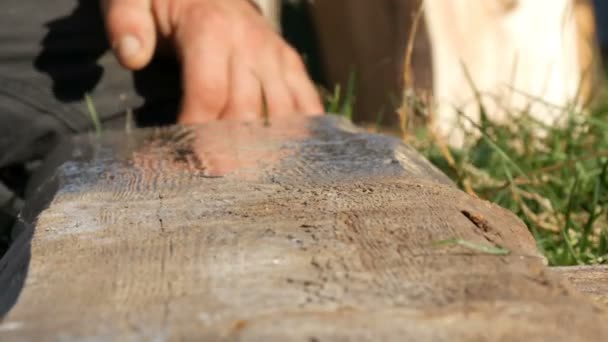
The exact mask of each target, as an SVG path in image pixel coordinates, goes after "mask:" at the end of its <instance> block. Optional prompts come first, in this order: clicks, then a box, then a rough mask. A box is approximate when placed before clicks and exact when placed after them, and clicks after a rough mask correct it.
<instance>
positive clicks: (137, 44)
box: [101, 0, 323, 124]
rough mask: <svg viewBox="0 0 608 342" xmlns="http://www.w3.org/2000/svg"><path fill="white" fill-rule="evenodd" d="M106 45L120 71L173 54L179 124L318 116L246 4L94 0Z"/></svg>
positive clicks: (312, 96) (294, 69) (299, 77)
mask: <svg viewBox="0 0 608 342" xmlns="http://www.w3.org/2000/svg"><path fill="white" fill-rule="evenodd" d="M101 2H102V8H103V11H104V16H105V17H104V20H105V24H106V29H107V31H108V36H109V39H110V41H111V43H112V46H113V48H114V51H115V54H116V57H117V58H118V60H119V62H120V63H121V64H122V65H123V66H124V67H126V68H128V69H131V70H137V69H141V68H143V67H145V66H146V65H147V64H148V63H149V62H150V60H151V59H152V57H153V55H154V53H155V52H156V50H157V47H158V46H159V45H162V44H165V43H168V44H169V46H171V47H173V48H175V50H176V54H177V57H178V58H179V60H180V62H181V65H182V73H183V75H182V80H183V81H182V82H183V90H184V95H183V99H182V111H181V113H180V116H179V119H178V121H179V122H180V123H182V124H200V123H204V122H208V121H211V120H217V119H237V120H254V119H257V118H260V117H261V116H262V113H263V108H264V99H265V102H266V109H267V113H268V115H269V116H270V117H271V118H272V117H279V116H286V115H290V114H295V113H301V114H308V115H319V114H321V113H322V112H323V107H322V105H321V102H320V100H319V96H318V94H317V92H316V90H315V88H314V86H313V85H312V83H311V81H310V79H309V77H308V75H307V73H306V69H305V67H304V65H303V63H302V60H301V59H300V56H299V55H298V54H297V53H296V52H295V51H294V49H293V48H291V47H290V46H289V45H288V44H287V43H286V42H285V41H283V40H282V38H281V37H280V36H279V35H278V34H277V33H276V32H274V31H273V29H272V28H271V26H270V24H269V23H267V22H266V20H265V19H264V18H263V17H262V16H261V15H260V14H259V13H258V11H257V10H256V8H255V7H254V6H253V5H252V4H251V3H250V2H249V1H247V0H101Z"/></svg>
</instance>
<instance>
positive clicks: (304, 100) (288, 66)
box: [283, 49, 324, 116]
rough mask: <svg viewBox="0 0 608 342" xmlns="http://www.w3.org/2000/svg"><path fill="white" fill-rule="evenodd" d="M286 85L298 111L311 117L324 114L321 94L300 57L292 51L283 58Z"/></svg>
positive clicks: (287, 50)
mask: <svg viewBox="0 0 608 342" xmlns="http://www.w3.org/2000/svg"><path fill="white" fill-rule="evenodd" d="M283 68H284V69H285V70H284V72H283V74H284V75H285V76H284V77H285V83H286V84H287V87H288V88H289V92H290V94H291V96H292V98H293V99H294V102H295V108H296V111H298V112H299V113H302V114H306V115H310V116H318V115H322V114H323V112H324V109H323V105H322V104H321V98H320V96H319V93H318V92H317V90H316V89H315V87H314V85H313V83H312V81H311V80H310V78H309V76H308V73H307V71H306V67H305V66H304V63H303V62H302V59H301V58H300V56H299V55H298V54H297V53H296V52H295V51H294V50H292V49H286V51H285V54H284V57H283Z"/></svg>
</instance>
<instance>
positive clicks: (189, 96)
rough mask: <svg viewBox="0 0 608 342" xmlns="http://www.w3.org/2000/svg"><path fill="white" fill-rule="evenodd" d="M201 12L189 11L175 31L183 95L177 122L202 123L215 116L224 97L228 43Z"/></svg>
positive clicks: (226, 91)
mask: <svg viewBox="0 0 608 342" xmlns="http://www.w3.org/2000/svg"><path fill="white" fill-rule="evenodd" d="M205 19H206V18H205V16H204V12H201V11H197V12H192V13H191V14H190V15H189V16H188V17H187V18H185V19H184V20H183V21H182V24H181V25H180V26H179V27H178V28H177V31H176V44H177V48H178V52H179V55H180V58H181V65H182V84H183V99H182V112H181V114H180V116H179V119H178V122H179V123H182V124H202V123H205V122H208V121H211V120H216V119H218V118H219V116H220V114H221V113H222V112H223V111H224V108H225V106H226V103H227V100H228V86H229V78H228V76H229V75H228V73H229V69H228V66H229V64H228V63H229V60H230V55H229V51H230V46H229V45H228V44H229V43H228V42H226V40H225V38H223V37H222V35H221V34H218V32H223V31H218V29H217V28H215V27H214V25H212V24H213V21H206V20H205Z"/></svg>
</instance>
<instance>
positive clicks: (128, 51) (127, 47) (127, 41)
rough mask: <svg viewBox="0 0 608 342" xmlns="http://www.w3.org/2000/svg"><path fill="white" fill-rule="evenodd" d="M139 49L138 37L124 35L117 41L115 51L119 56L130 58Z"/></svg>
mask: <svg viewBox="0 0 608 342" xmlns="http://www.w3.org/2000/svg"><path fill="white" fill-rule="evenodd" d="M140 49H141V43H140V41H139V39H137V38H135V37H134V36H132V35H127V36H124V37H122V38H121V39H120V40H119V41H118V46H117V51H118V55H119V56H120V57H121V58H124V59H128V58H131V57H133V56H135V55H137V53H138V52H139V50H140Z"/></svg>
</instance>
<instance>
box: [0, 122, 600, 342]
mask: <svg viewBox="0 0 608 342" xmlns="http://www.w3.org/2000/svg"><path fill="white" fill-rule="evenodd" d="M48 165H49V170H56V171H54V172H53V173H52V175H53V177H51V178H49V177H41V178H40V181H39V183H38V184H39V186H36V187H35V188H36V189H37V190H36V191H33V192H31V193H32V194H33V195H35V196H34V199H33V200H30V201H29V202H28V204H27V207H26V210H25V211H24V213H23V216H22V218H21V226H20V231H19V232H18V233H17V234H18V235H17V240H16V243H15V244H13V246H12V247H11V249H10V250H9V251H8V253H7V255H6V256H5V257H4V258H3V259H2V260H1V261H0V313H2V316H3V317H4V318H3V320H2V323H1V324H0V340H2V341H37V340H61V341H73V340H116V341H129V340H160V341H164V340H167V341H180V340H186V341H207V340H209V341H215V340H225V341H241V340H243V341H274V340H276V341H287V340H289V341H346V340H349V341H350V340H353V341H383V340H387V341H388V340H391V341H498V340H500V341H554V340H562V341H601V340H603V337H605V336H608V326H607V325H606V324H605V322H606V318H608V316H607V315H606V312H605V310H604V309H603V308H601V307H600V306H598V305H595V304H593V303H592V302H591V301H590V300H588V299H586V298H585V297H583V296H582V295H580V294H579V293H578V292H576V291H575V290H573V289H572V287H571V286H570V285H568V284H567V283H566V282H565V281H563V280H561V278H559V277H557V276H555V275H554V274H553V273H551V272H549V271H548V269H547V268H546V267H545V266H544V259H543V258H542V257H541V255H540V254H539V253H538V252H537V250H536V248H535V243H534V240H533V239H532V237H531V236H530V234H529V233H528V231H527V229H526V227H525V226H524V225H523V224H522V223H521V222H520V221H519V220H518V219H517V218H516V217H515V216H514V215H513V214H511V213H509V212H507V211H505V210H503V209H501V208H499V207H497V206H495V205H493V204H490V203H488V202H485V201H482V200H480V199H476V198H473V197H470V196H468V195H466V194H465V193H463V192H461V191H459V190H457V189H456V188H455V187H454V186H453V185H452V184H451V183H450V182H449V180H447V178H446V177H445V176H444V175H443V174H441V173H440V172H438V171H437V170H436V169H435V168H433V167H432V166H431V165H430V164H429V163H428V162H427V161H426V160H424V159H423V158H421V157H420V156H419V155H418V154H417V153H416V152H415V151H413V150H412V149H411V148H409V147H408V146H405V145H402V144H401V143H400V142H399V141H398V140H396V139H392V138H388V137H383V136H377V135H369V134H364V133H361V132H360V131H359V130H357V129H356V128H355V127H353V126H351V125H350V124H348V123H346V122H345V121H342V120H338V119H336V118H332V117H326V118H321V119H317V120H313V121H308V120H305V119H299V120H294V121H286V122H272V123H271V124H270V126H266V125H263V124H261V123H260V124H257V123H256V124H248V125H239V124H235V123H214V124H209V125H207V126H202V127H200V128H196V129H184V128H169V129H162V130H143V131H135V132H132V133H131V134H126V133H122V132H114V133H112V132H108V133H106V134H104V136H103V137H102V138H101V139H100V140H95V139H92V138H90V137H80V138H77V139H75V140H73V141H71V142H70V143H66V144H64V145H63V148H62V149H60V150H59V151H58V152H57V154H56V155H55V157H54V158H52V159H51V160H50V161H49V164H48ZM48 172H50V171H48ZM49 174H51V173H48V174H47V176H48V175H49ZM472 217H474V218H475V219H473V220H472V219H471V218H472ZM454 238H458V239H462V240H464V241H469V242H472V243H475V244H479V245H483V246H494V247H497V246H500V247H502V248H505V249H508V250H509V251H510V254H509V255H494V254H490V253H484V252H479V251H476V250H472V249H469V248H465V247H460V246H456V245H447V246H445V245H443V246H440V245H438V242H439V241H443V240H447V239H454Z"/></svg>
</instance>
